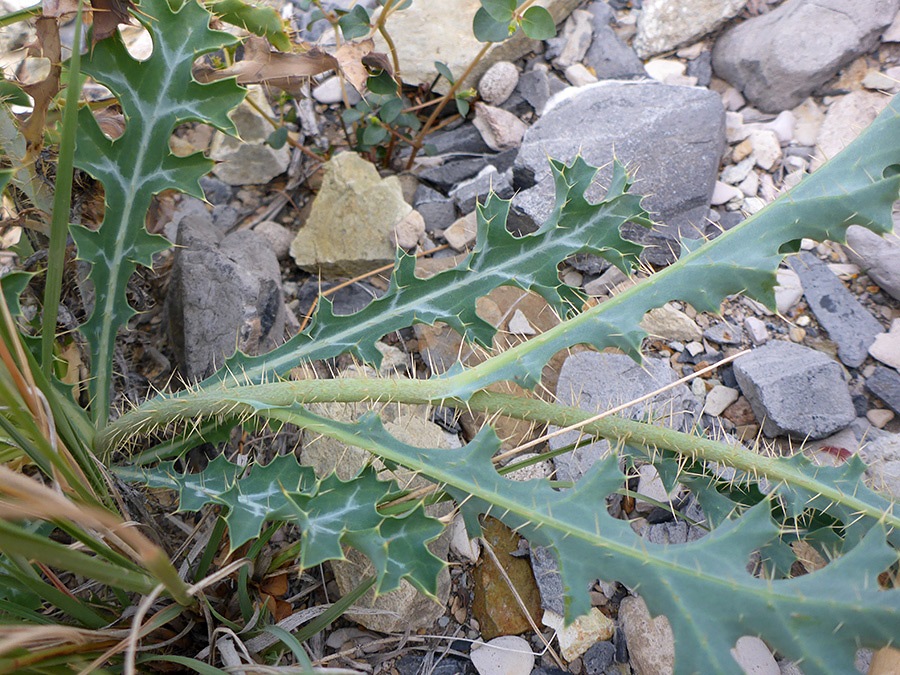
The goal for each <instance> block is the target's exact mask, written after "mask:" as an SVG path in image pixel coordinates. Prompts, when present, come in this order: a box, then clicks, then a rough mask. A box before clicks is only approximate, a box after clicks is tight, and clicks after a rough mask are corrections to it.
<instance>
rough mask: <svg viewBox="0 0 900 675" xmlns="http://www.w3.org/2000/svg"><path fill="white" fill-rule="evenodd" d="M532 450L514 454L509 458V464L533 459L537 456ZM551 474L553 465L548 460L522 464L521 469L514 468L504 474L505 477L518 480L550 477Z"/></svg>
mask: <svg viewBox="0 0 900 675" xmlns="http://www.w3.org/2000/svg"><path fill="white" fill-rule="evenodd" d="M539 456H540V455H537V454H535V453H533V452H526V453H524V454H521V455H516V456H515V457H514V458H513V459H511V460H510V462H509V463H510V464H518V463H520V462H524V461H525V460H528V459H534V458H535V457H539ZM552 475H553V465H552V464H551V463H550V461H549V460H546V459H545V460H544V461H542V462H537V463H536V464H530V465H528V466H523V467H522V468H521V469H516V470H515V471H510V472H509V473H508V474H506V477H507V478H509V479H510V480H517V481H519V482H522V481H526V480H538V479H541V478H550V476H552Z"/></svg>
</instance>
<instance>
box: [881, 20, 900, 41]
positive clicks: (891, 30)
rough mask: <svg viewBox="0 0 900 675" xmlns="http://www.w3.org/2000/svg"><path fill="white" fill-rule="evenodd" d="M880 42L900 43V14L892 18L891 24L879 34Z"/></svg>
mask: <svg viewBox="0 0 900 675" xmlns="http://www.w3.org/2000/svg"><path fill="white" fill-rule="evenodd" d="M881 41H882V42H900V13H898V14H897V16H895V17H894V21H893V23H891V25H890V26H888V27H887V28H886V29H885V31H884V32H883V33H882V34H881Z"/></svg>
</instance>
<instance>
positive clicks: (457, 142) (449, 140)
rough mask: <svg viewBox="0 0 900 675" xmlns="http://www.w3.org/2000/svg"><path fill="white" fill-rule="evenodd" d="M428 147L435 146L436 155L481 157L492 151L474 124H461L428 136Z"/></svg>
mask: <svg viewBox="0 0 900 675" xmlns="http://www.w3.org/2000/svg"><path fill="white" fill-rule="evenodd" d="M428 145H432V146H434V154H436V155H444V154H447V153H460V154H475V155H480V154H484V153H486V152H490V151H491V149H490V148H489V147H488V146H487V144H486V143H485V142H484V139H483V138H482V137H481V133H479V131H478V129H476V128H475V127H474V125H472V124H461V125H459V126H458V127H456V128H454V129H450V130H447V131H444V130H443V129H442V130H441V131H436V132H435V133H433V134H428Z"/></svg>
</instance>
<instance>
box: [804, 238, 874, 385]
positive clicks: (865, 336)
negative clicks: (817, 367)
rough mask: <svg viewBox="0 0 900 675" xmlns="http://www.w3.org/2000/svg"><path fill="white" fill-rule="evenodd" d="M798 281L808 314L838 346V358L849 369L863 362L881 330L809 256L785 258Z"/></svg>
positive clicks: (865, 311) (863, 308) (831, 273)
mask: <svg viewBox="0 0 900 675" xmlns="http://www.w3.org/2000/svg"><path fill="white" fill-rule="evenodd" d="M788 264H789V265H790V267H791V269H792V270H794V272H796V273H797V275H798V276H799V277H800V283H801V284H802V286H803V294H804V295H805V296H806V302H807V303H808V304H809V308H810V310H812V313H813V314H815V316H816V319H817V320H818V321H819V323H820V324H821V325H822V327H823V328H824V329H825V330H827V331H828V336H829V337H830V338H831V340H832V341H834V342H835V343H836V344H837V346H838V358H840V360H841V362H842V363H844V365H847V366H850V367H851V368H857V367H859V366H860V365H861V364H862V362H863V361H865V360H866V356H867V354H868V349H869V345H871V344H872V343H873V342H874V341H875V337H876V336H878V335H880V334H881V333H883V332H884V328H883V327H882V325H881V324H880V323H879V322H878V320H877V319H876V318H875V317H874V316H872V314H871V313H870V312H869V310H867V309H866V308H865V307H863V306H862V305H861V304H860V303H859V301H858V300H857V299H856V296H854V295H853V293H851V292H850V291H849V290H847V287H846V286H844V284H843V282H842V281H841V280H840V279H839V278H838V277H837V276H835V274H834V272H832V271H831V270H830V269H828V266H827V265H826V264H825V263H823V262H822V261H821V260H819V259H818V258H817V257H816V256H814V255H812V254H811V253H800V254H799V255H797V256H795V257H792V258H789V259H788Z"/></svg>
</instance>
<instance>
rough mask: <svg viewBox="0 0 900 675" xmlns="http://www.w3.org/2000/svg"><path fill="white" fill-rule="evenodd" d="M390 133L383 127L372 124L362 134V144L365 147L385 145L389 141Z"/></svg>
mask: <svg viewBox="0 0 900 675" xmlns="http://www.w3.org/2000/svg"><path fill="white" fill-rule="evenodd" d="M387 137H388V132H387V129H385V128H384V127H383V126H381V125H380V124H378V123H372V124H370V125H369V126H367V127H366V128H365V129H363V133H362V142H363V145H368V146H372V145H378V144H379V143H383V142H384V141H386V140H387Z"/></svg>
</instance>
